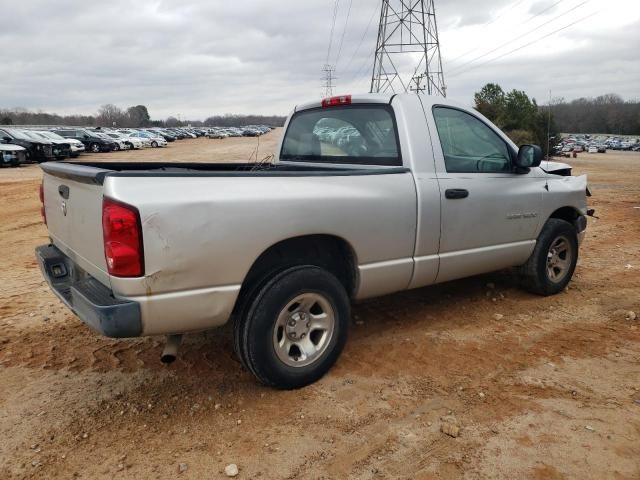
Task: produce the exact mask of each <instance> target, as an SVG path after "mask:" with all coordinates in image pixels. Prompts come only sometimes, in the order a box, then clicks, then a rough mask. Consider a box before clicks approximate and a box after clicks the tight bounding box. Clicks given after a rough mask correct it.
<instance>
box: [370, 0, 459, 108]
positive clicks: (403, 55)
mask: <svg viewBox="0 0 640 480" xmlns="http://www.w3.org/2000/svg"><path fill="white" fill-rule="evenodd" d="M389 90H391V91H392V92H408V91H414V92H418V93H420V92H425V91H426V92H427V93H428V94H429V95H442V96H443V97H446V96H447V95H446V93H447V92H446V87H445V84H444V74H443V71H442V60H441V59H440V43H439V41H438V26H437V24H436V10H435V5H434V0H382V11H381V12H380V27H379V28H378V44H377V46H376V56H375V61H374V64H373V73H372V75H371V92H380V93H384V92H387V91H389Z"/></svg>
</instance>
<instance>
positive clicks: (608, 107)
mask: <svg viewBox="0 0 640 480" xmlns="http://www.w3.org/2000/svg"><path fill="white" fill-rule="evenodd" d="M474 101H475V108H476V109H477V110H478V111H479V112H480V113H482V114H483V115H484V116H485V117H487V118H488V119H489V120H491V121H492V122H493V123H495V124H496V125H497V126H498V127H500V128H501V129H502V130H503V131H504V132H505V133H506V134H507V135H509V137H510V138H511V139H512V140H513V141H514V142H515V143H516V144H518V145H520V144H523V143H535V144H537V145H540V146H541V147H543V150H545V152H546V146H547V129H549V130H550V136H551V137H557V136H558V132H564V133H591V134H613V135H640V102H639V101H633V100H631V101H625V100H623V99H622V97H620V96H619V95H616V94H613V93H611V94H607V95H601V96H599V97H596V98H578V99H576V100H572V101H570V102H567V101H566V100H564V99H562V98H561V99H556V100H553V101H552V102H551V107H550V108H551V111H549V105H545V106H540V105H538V104H537V103H536V100H535V98H529V96H528V95H527V94H526V93H525V92H524V91H522V90H511V91H510V92H505V91H504V90H503V89H502V87H501V86H500V85H498V84H496V83H488V84H486V85H485V86H484V87H482V89H481V90H480V91H479V92H476V94H475V95H474ZM552 143H553V142H552Z"/></svg>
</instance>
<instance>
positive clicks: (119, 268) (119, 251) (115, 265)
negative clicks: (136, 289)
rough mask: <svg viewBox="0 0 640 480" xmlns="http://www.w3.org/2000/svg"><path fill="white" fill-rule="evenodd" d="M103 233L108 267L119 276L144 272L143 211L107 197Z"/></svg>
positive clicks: (103, 204)
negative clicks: (141, 213)
mask: <svg viewBox="0 0 640 480" xmlns="http://www.w3.org/2000/svg"><path fill="white" fill-rule="evenodd" d="M102 233H103V236H104V256H105V259H106V260H107V270H108V271H109V274H110V275H113V276H115V277H140V276H142V275H144V252H143V249H142V227H141V224H140V214H139V213H138V210H137V209H136V208H135V207H132V206H131V205H126V204H124V203H120V202H117V201H115V200H111V199H109V198H105V199H104V200H103V202H102Z"/></svg>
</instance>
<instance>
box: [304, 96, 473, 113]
mask: <svg viewBox="0 0 640 480" xmlns="http://www.w3.org/2000/svg"><path fill="white" fill-rule="evenodd" d="M415 95H416V94H415V93H398V94H394V93H356V94H352V95H351V103H352V104H354V103H386V104H389V103H391V100H392V99H393V98H394V97H398V96H402V97H408V96H415ZM340 96H342V95H334V96H333V97H340ZM333 97H331V98H333ZM420 97H421V99H422V104H423V105H424V106H425V107H427V108H429V107H432V106H433V105H450V106H454V107H461V108H468V106H466V105H463V104H461V103H459V102H455V101H451V100H448V99H446V98H443V97H440V96H437V95H425V94H420ZM322 100H323V99H317V100H313V101H310V102H305V103H301V104H298V105H296V106H295V108H294V110H293V111H294V112H299V111H301V110H309V109H311V108H320V107H321V106H322Z"/></svg>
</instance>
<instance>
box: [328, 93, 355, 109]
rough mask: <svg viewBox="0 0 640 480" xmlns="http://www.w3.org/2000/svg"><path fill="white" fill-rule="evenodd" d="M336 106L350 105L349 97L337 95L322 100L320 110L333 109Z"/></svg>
mask: <svg viewBox="0 0 640 480" xmlns="http://www.w3.org/2000/svg"><path fill="white" fill-rule="evenodd" d="M337 105H351V95H339V96H337V97H327V98H323V99H322V108H327V107H335V106H337Z"/></svg>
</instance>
